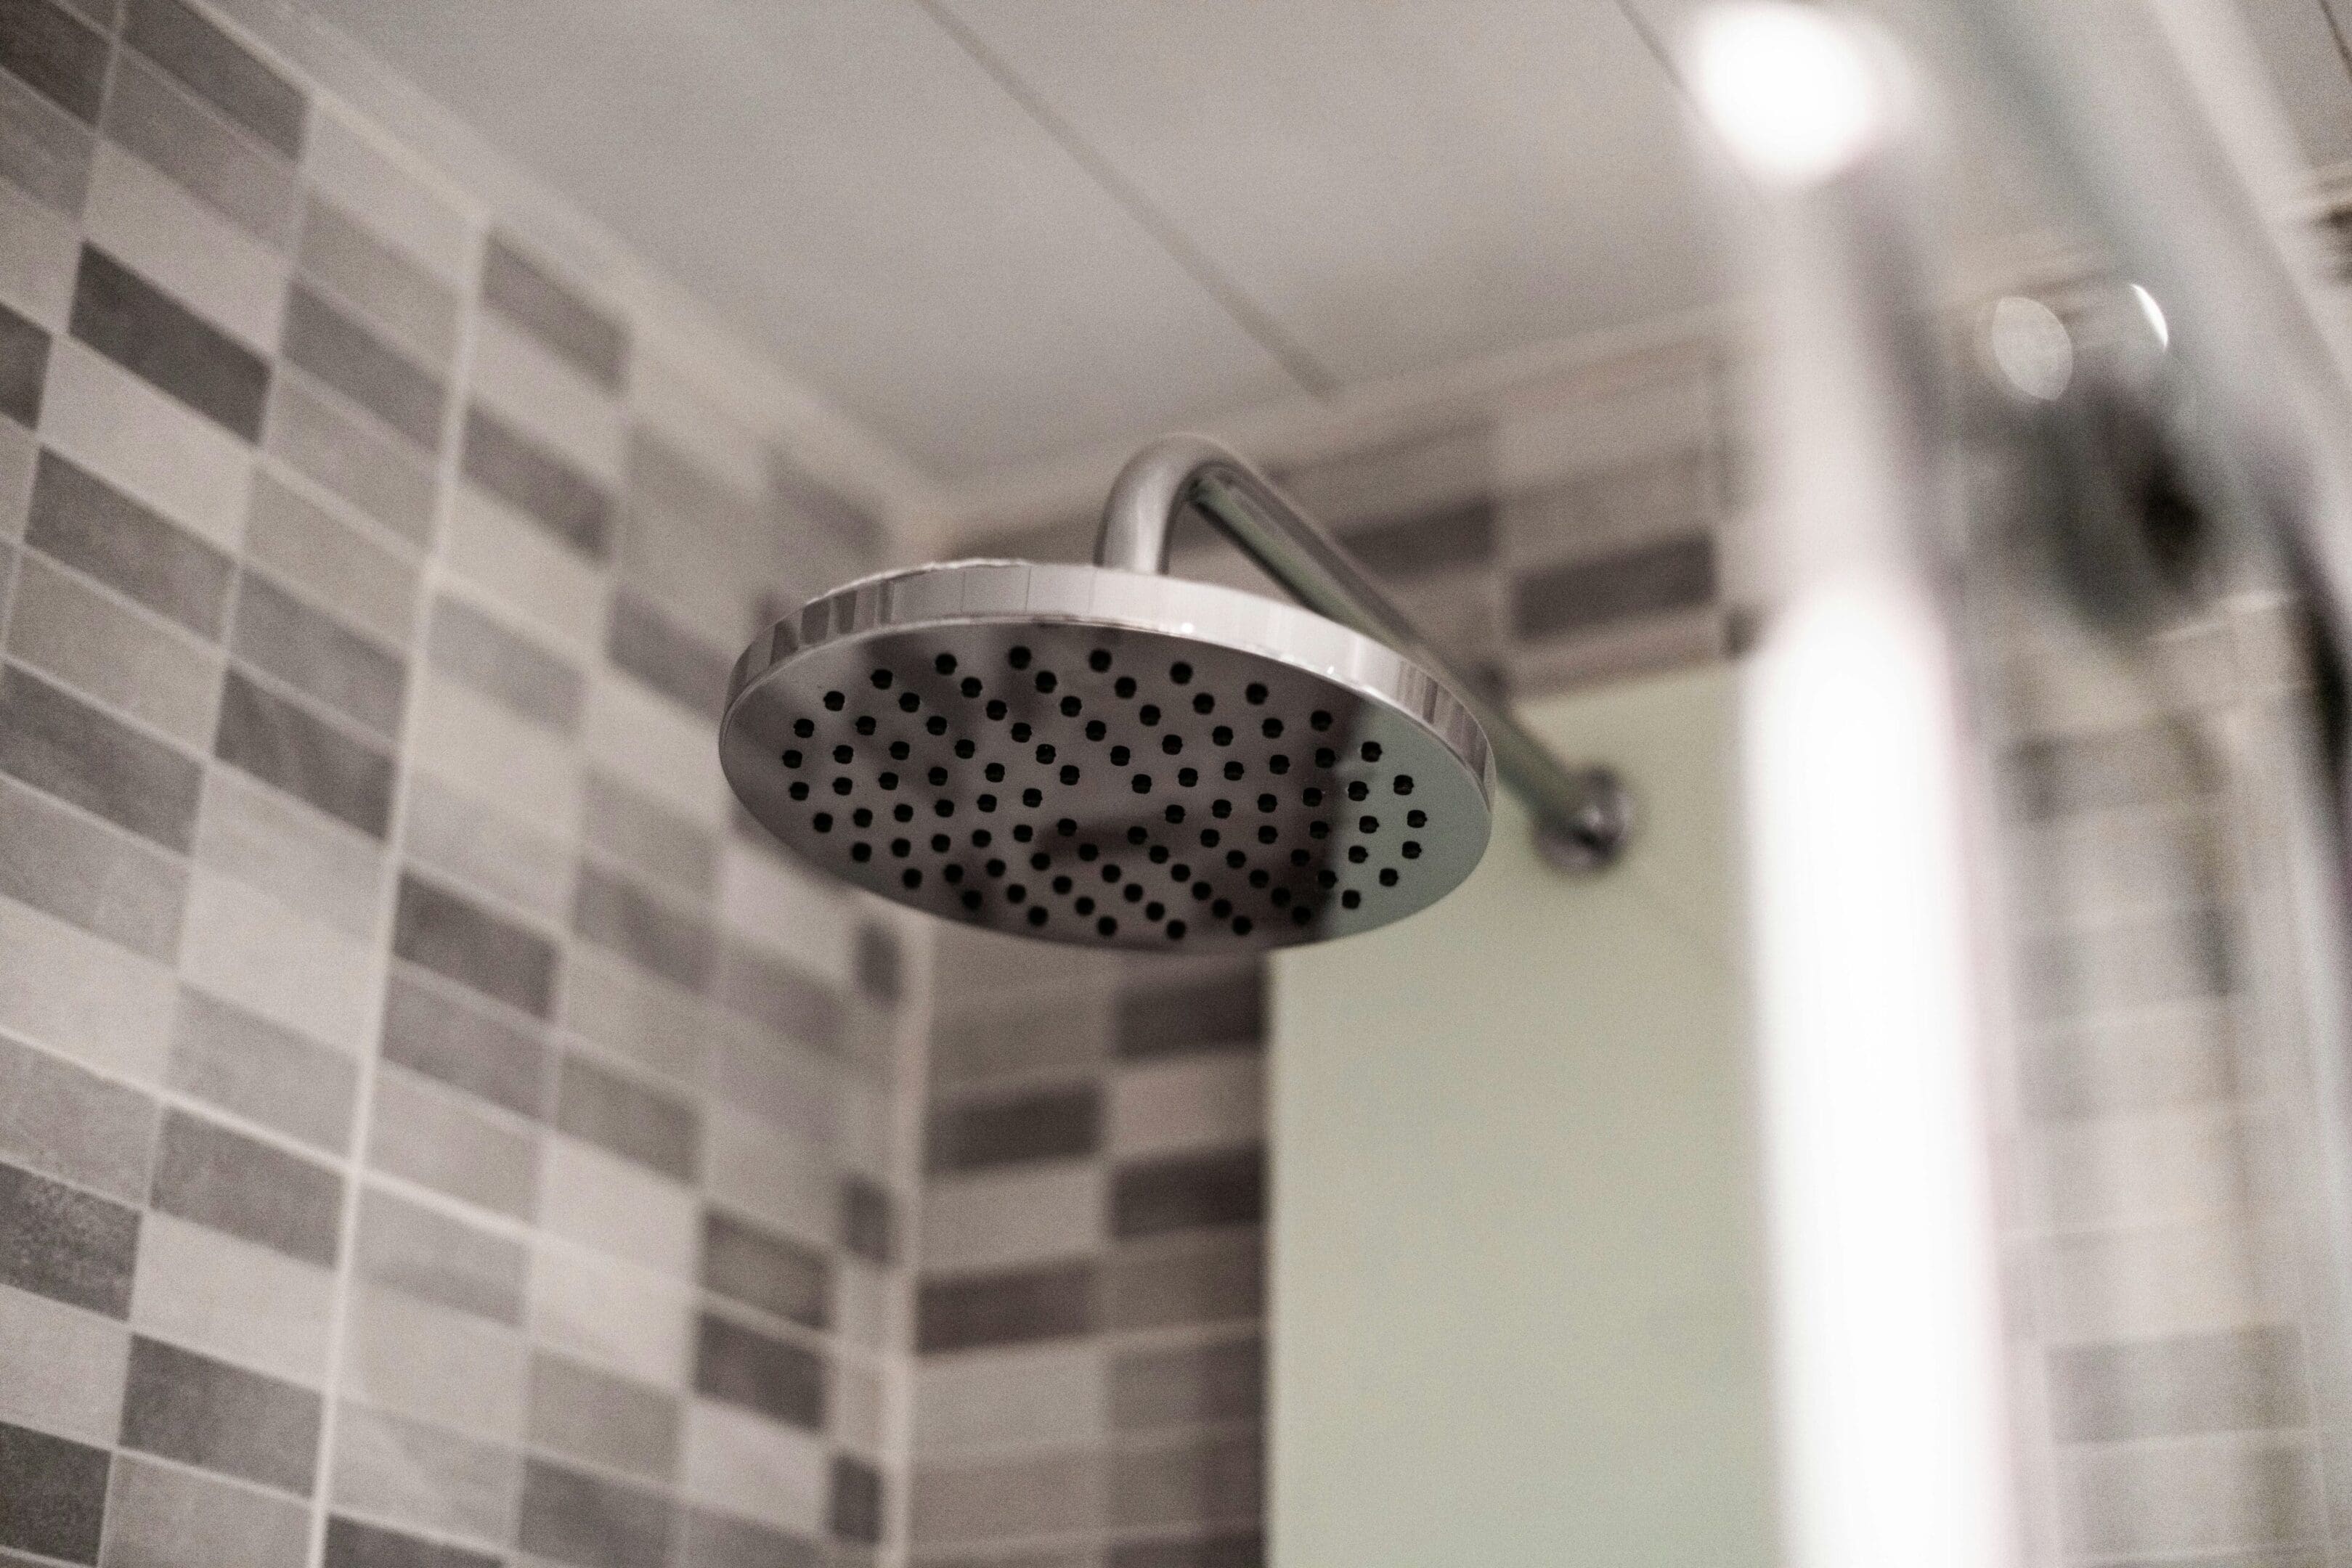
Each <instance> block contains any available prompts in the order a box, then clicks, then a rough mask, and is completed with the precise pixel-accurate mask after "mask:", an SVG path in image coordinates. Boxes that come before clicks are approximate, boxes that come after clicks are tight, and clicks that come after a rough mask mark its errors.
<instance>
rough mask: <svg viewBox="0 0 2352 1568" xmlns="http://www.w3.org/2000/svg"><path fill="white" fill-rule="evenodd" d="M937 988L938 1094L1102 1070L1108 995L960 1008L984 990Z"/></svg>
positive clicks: (934, 1052)
mask: <svg viewBox="0 0 2352 1568" xmlns="http://www.w3.org/2000/svg"><path fill="white" fill-rule="evenodd" d="M944 935H945V933H942V936H944ZM933 985H934V991H935V994H936V995H937V996H938V998H939V1001H938V1002H937V1003H936V1004H935V1005H936V1006H937V1008H938V1009H939V1010H938V1012H937V1013H936V1014H935V1015H934V1017H933V1019H932V1023H931V1051H930V1064H929V1076H930V1081H931V1085H932V1088H933V1090H934V1091H935V1092H936V1091H941V1090H948V1089H961V1088H977V1087H981V1086H982V1085H986V1084H990V1083H995V1082H1007V1081H1014V1080H1019V1081H1027V1080H1031V1079H1034V1078H1037V1077H1039V1076H1041V1075H1048V1074H1050V1075H1052V1076H1055V1077H1067V1076H1069V1075H1070V1074H1072V1073H1074V1072H1084V1071H1088V1070H1089V1069H1091V1068H1094V1067H1096V1066H1097V1065H1099V1064H1100V1062H1101V1061H1102V1060H1103V1058H1104V1057H1105V1056H1107V1055H1108V1052H1109V1046H1110V1040H1111V1033H1112V1027H1113V1011H1112V1005H1111V1002H1112V999H1111V998H1109V997H1108V996H1106V995H1101V994H1097V993H1089V992H1084V991H1082V992H1078V993H1076V994H1070V993H1060V994H1051V995H1044V996H1040V997H1037V998H1028V999H1015V1000H1005V1001H992V1002H991V1003H990V1005H988V1006H986V1007H985V1008H981V1009H973V1008H971V1005H970V1003H969V1002H968V1001H966V1002H965V1003H963V1005H962V1006H958V1005H957V999H958V998H971V997H973V996H975V995H979V996H986V995H988V994H989V992H988V991H987V990H986V989H983V988H979V987H973V986H962V987H956V986H950V985H942V984H940V982H939V981H937V980H936V979H935V980H934V982H933ZM1014 995H1015V997H1016V998H1017V997H1018V993H1014Z"/></svg>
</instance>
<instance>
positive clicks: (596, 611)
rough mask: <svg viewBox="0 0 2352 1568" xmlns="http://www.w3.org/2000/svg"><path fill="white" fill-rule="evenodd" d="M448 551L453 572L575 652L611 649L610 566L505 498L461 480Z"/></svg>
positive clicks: (451, 510) (454, 497) (447, 540)
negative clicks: (607, 644)
mask: <svg viewBox="0 0 2352 1568" xmlns="http://www.w3.org/2000/svg"><path fill="white" fill-rule="evenodd" d="M442 554H443V559H445V560H446V562H447V563H448V566H449V570H452V571H454V572H456V573H457V575H458V576H460V577H462V578H464V579H465V580H467V581H468V582H470V583H473V584H474V585H475V586H477V587H478V588H480V589H481V590H482V591H484V592H485V593H487V594H488V596H489V597H490V598H491V599H493V600H495V601H498V602H499V604H501V605H503V606H505V607H506V608H507V609H508V610H509V611H512V612H514V613H515V614H516V615H517V616H518V617H520V619H521V620H523V621H524V622H527V623H529V624H530V625H532V626H536V627H538V628H539V629H540V630H541V632H545V633H547V634H548V635H549V636H551V637H552V638H553V639H555V640H556V641H557V642H559V643H562V644H563V645H564V646H566V647H568V648H570V649H571V650H572V652H573V653H579V654H582V655H585V656H594V655H598V654H601V653H603V651H604V614H605V609H606V604H607V601H608V599H609V595H608V593H607V591H606V590H607V588H608V586H609V583H608V579H607V577H606V574H605V572H604V570H603V569H601V568H599V567H598V566H596V565H595V564H594V563H593V562H591V561H589V560H587V559H583V557H582V556H581V555H579V554H578V553H577V552H576V551H574V550H572V549H567V548H566V547H565V546H563V545H562V544H559V543H557V542H556V540H555V538H554V537H553V536H552V535H551V534H549V533H548V531H547V530H546V529H545V528H541V527H540V526H539V525H537V524H536V523H532V522H530V521H528V520H526V519H525V518H523V517H518V516H517V515H516V514H515V513H514V512H513V511H512V510H510V509H509V507H506V506H505V505H504V504H503V503H502V502H499V501H498V500H495V499H493V498H492V497H488V496H487V495H484V494H483V493H482V492H481V491H480V490H478V489H477V488H476V487H475V486H472V485H467V484H462V483H461V484H459V485H458V486H457V488H456V489H455V490H454V491H453V492H452V493H451V495H450V500H449V526H448V528H447V530H446V534H445V536H444V538H443V543H442Z"/></svg>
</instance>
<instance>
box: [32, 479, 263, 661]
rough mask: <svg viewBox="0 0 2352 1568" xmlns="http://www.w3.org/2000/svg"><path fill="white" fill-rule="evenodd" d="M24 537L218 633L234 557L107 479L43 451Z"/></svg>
mask: <svg viewBox="0 0 2352 1568" xmlns="http://www.w3.org/2000/svg"><path fill="white" fill-rule="evenodd" d="M25 539H26V543H27V544H30V545H32V546H33V547H34V548H35V549H39V550H41V551H43V552H45V553H46V554H47V555H48V556H50V557H51V558H52V559H56V560H58V561H61V562H63V563H64V564H66V565H67V566H70V567H72V568H74V569H75V570H79V571H85V572H88V573H89V575H90V576H92V577H94V578H96V579H98V580H99V581H100V582H103V583H105V584H106V585H107V586H108V587H110V588H112V589H115V590H117V591H120V592H121V593H123V594H125V595H128V596H129V597H130V598H132V599H135V600H137V601H139V602H140V603H142V604H144V605H146V606H147V607H148V608H149V609H150V610H152V611H154V612H156V613H158V614H160V615H163V616H165V617H167V618H169V619H171V620H173V621H176V622H179V623H180V624H181V625H183V626H184V627H186V628H187V629H188V630H189V631H191V632H195V633H196V634H197V635H198V636H201V637H218V636H219V635H220V630H221V619H222V613H223V612H224V611H225V610H226V607H227V603H228V593H229V583H230V580H231V579H232V578H233V577H234V576H235V574H236V563H235V562H234V561H232V560H231V559H229V558H228V557H227V556H226V555H224V554H222V553H221V552H220V551H219V550H216V549H214V548H213V547H212V546H211V545H208V544H206V543H205V541H204V540H202V539H200V538H196V537H195V536H194V534H191V533H189V532H187V531H186V530H184V529H183V528H177V527H174V526H173V524H171V523H169V522H167V521H165V520H164V519H163V517H161V516H160V515H158V514H157V513H155V512H152V511H151V510H149V509H148V508H147V507H142V506H141V505H140V504H139V503H138V502H136V501H134V500H132V499H131V497H128V496H126V495H123V494H122V493H121V491H119V490H117V489H115V488H114V487H113V486H110V485H108V484H107V483H106V482H105V481H104V480H102V479H100V478H99V477H98V476H95V475H93V474H91V473H89V472H88V471H87V470H85V469H83V468H80V467H79V466H77V465H74V464H73V463H70V462H68V461H67V460H66V459H65V458H62V457H60V456H58V455H57V454H56V453H54V452H49V451H46V450H45V451H43V452H42V454H41V458H40V464H39V466H38V467H37V469H36V471H35V474H34V478H33V496H32V502H31V505H30V507H29V508H28V510H27V512H26V524H25Z"/></svg>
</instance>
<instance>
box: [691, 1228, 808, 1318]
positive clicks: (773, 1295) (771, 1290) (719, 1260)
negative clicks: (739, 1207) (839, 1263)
mask: <svg viewBox="0 0 2352 1568" xmlns="http://www.w3.org/2000/svg"><path fill="white" fill-rule="evenodd" d="M702 1284H703V1288H704V1289H705V1290H708V1291H713V1292H715V1293H717V1294H719V1295H721V1296H725V1297H727V1298H729V1299H730V1301H740V1302H741V1303H743V1305H745V1306H747V1307H757V1308H758V1309H759V1310H760V1311H761V1312H768V1313H771V1314H772V1315H773V1316H776V1317H780V1318H786V1319H789V1320H791V1321H792V1322H796V1323H799V1324H801V1325H803V1327H806V1328H813V1329H821V1328H824V1327H825V1326H826V1323H827V1320H828V1316H829V1313H828V1308H829V1306H830V1304H831V1301H832V1299H833V1270H832V1267H831V1266H830V1265H829V1264H828V1263H827V1262H826V1260H825V1259H824V1255H823V1254H821V1253H818V1252H814V1251H812V1250H810V1249H808V1248H805V1247H803V1246H801V1245H799V1244H798V1243H796V1242H793V1241H788V1240H786V1239H784V1238H782V1237H781V1236H774V1235H771V1234H769V1233H768V1232H766V1231H763V1230H761V1229H759V1228H756V1227H754V1226H752V1225H750V1224H747V1223H746V1222H744V1221H743V1220H740V1219H739V1218H736V1217H735V1216H733V1215H731V1214H728V1213H725V1212H723V1211H721V1210H719V1209H715V1208H706V1209H705V1210H703V1214H702Z"/></svg>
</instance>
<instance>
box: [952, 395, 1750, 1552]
mask: <svg viewBox="0 0 2352 1568" xmlns="http://www.w3.org/2000/svg"><path fill="white" fill-rule="evenodd" d="M1643 371H1644V373H1643V374H1639V375H1634V376H1632V377H1631V378H1629V379H1627V380H1625V381H1623V382H1620V383H1618V384H1613V385H1611V386H1609V387H1607V388H1605V389H1601V390H1598V391H1596V389H1594V388H1592V387H1590V386H1583V387H1579V388H1576V389H1573V391H1572V392H1571V393H1570V394H1569V395H1567V396H1565V397H1564V398H1561V399H1554V400H1549V401H1546V402H1537V403H1533V404H1531V405H1529V406H1525V407H1515V408H1512V409H1507V410H1505V411H1504V412H1503V413H1501V414H1499V415H1498V416H1497V417H1496V419H1495V420H1493V421H1491V422H1483V423H1480V424H1478V425H1477V426H1475V428H1455V429H1447V430H1444V431H1440V432H1437V433H1435V434H1416V435H1412V436H1411V437H1408V438H1403V439H1398V440H1394V441H1390V442H1383V443H1380V444H1375V445H1374V446H1372V447H1371V448H1370V449H1369V450H1365V451H1361V452H1357V453H1352V454H1349V455H1343V456H1340V457H1337V458H1334V459H1331V460H1329V461H1328V462H1321V463H1318V464H1315V465H1311V466H1307V465H1299V466H1294V467H1292V468H1290V469H1289V470H1287V471H1286V472H1285V473H1284V475H1283V476H1282V477H1283V479H1284V480H1285V482H1286V484H1287V485H1288V486H1290V487H1291V489H1292V490H1293V491H1294V492H1295V493H1296V494H1297V496H1298V497H1300V498H1301V500H1302V501H1304V502H1305V503H1306V504H1307V506H1308V507H1310V508H1312V509H1313V510H1315V511H1317V512H1318V514H1320V515H1322V516H1323V517H1327V518H1328V519H1329V520H1331V521H1332V523H1333V524H1334V525H1335V526H1336V527H1338V528H1339V529H1340V531H1341V532H1342V534H1343V536H1344V537H1345V538H1347V540H1348V542H1349V545H1350V546H1351V547H1352V548H1353V549H1355V550H1356V552H1357V553H1358V555H1359V556H1360V558H1361V559H1363V560H1364V561H1365V562H1366V564H1367V565H1368V566H1369V567H1370V569H1371V570H1373V572H1374V573H1375V574H1376V575H1378V576H1379V577H1380V579H1381V580H1382V582H1383V583H1384V584H1385V585H1386V586H1387V587H1388V588H1389V590H1390V591H1391V592H1393V593H1394V594H1395V595H1396V596H1397V597H1398V598H1399V600H1400V601H1402V602H1403V603H1404V604H1405V605H1406V606H1407V607H1408V608H1409V609H1410V610H1411V611H1412V613H1413V614H1414V615H1415V616H1416V617H1417V618H1419V619H1420V621H1421V622H1422V623H1423V625H1424V626H1426V627H1428V628H1429V629H1430V630H1431V631H1432V632H1433V633H1434V634H1435V635H1438V636H1440V637H1443V638H1444V639H1445V640H1446V641H1447V642H1448V643H1450V644H1451V645H1452V646H1453V647H1454V648H1455V649H1458V650H1460V651H1461V652H1462V653H1463V654H1464V656H1465V658H1467V659H1469V660H1471V661H1472V662H1474V664H1476V665H1477V666H1478V667H1479V668H1480V669H1481V670H1482V671H1483V673H1484V674H1486V675H1487V676H1488V677H1489V678H1491V679H1493V680H1495V681H1496V682H1497V683H1499V684H1503V685H1508V686H1511V687H1512V688H1514V689H1517V690H1519V691H1522V692H1526V691H1543V690H1550V689H1556V688H1558V687H1559V686H1562V685H1568V684H1572V683H1575V682H1578V681H1588V680H1596V679H1602V678H1607V677H1611V676H1615V675H1620V674H1632V673H1635V672H1639V671H1645V670H1653V669H1658V668H1664V667H1668V666H1671V665H1675V664H1684V663H1687V662H1690V661H1694V660H1701V659H1707V658H1712V657H1716V656H1718V655H1719V654H1720V653H1721V652H1722V649H1723V647H1724V633H1723V614H1722V608H1721V603H1720V595H1719V594H1718V592H1717V568H1716V537H1717V528H1718V525H1719V523H1720V520H1721V517H1722V515H1723V493H1724V486H1723V483H1722V476H1723V473H1724V455H1725V454H1724V448H1723V444H1722V443H1721V441H1720V439H1719V434H1718V433H1719V431H1720V428H1721V426H1720V421H1719V411H1720V405H1721V397H1720V384H1719V377H1718V376H1717V373H1716V371H1715V369H1714V367H1712V366H1711V365H1708V364H1706V363H1704V362H1680V363H1664V364H1657V363H1654V364H1651V365H1648V366H1645V367H1643ZM1092 533H1093V519H1092V518H1091V517H1083V516H1080V517H1072V518H1071V519H1069V520H1068V521H1067V522H1066V523H1063V524H1061V525H1058V526H1055V527H1053V528H1045V529H1033V530H1026V531H1024V532H1023V533H1022V534H1020V535H1018V536H1016V537H1014V538H1011V539H1006V538H1002V537H1000V538H995V539H991V540H989V541H987V542H986V543H985V544H984V545H983V546H982V547H981V548H982V549H987V550H996V549H1008V550H1010V551H1011V552H1012V553H1015V554H1027V555H1034V556H1043V557H1045V558H1046V559H1055V558H1059V559H1084V558H1085V556H1086V554H1087V551H1088V549H1090V548H1091V545H1092ZM1172 570H1175V571H1176V572H1177V573H1178V574H1179V575H1182V576H1189V577H1199V578H1206V579H1210V580H1227V581H1231V582H1233V583H1234V584H1236V585H1239V586H1257V587H1260V588H1261V589H1262V588H1263V587H1264V584H1263V580H1259V579H1255V577H1254V576H1253V574H1252V572H1251V570H1250V569H1249V568H1248V567H1247V566H1246V565H1245V563H1244V562H1243V561H1241V560H1240V559H1239V558H1238V557H1236V556H1234V555H1233V554H1232V553H1231V552H1230V551H1229V550H1227V549H1224V548H1223V547H1222V546H1220V545H1218V544H1216V543H1215V542H1214V541H1213V539H1211V538H1207V537H1206V536H1204V535H1203V536H1195V535H1191V534H1187V533H1184V532H1180V534H1179V538H1178V543H1177V548H1176V552H1175V557H1174V564H1173V568H1172ZM1265 983H1266V982H1265V973H1264V969H1263V967H1262V966H1260V965H1257V964H1251V963H1244V964H1239V965H1234V964H1231V963H1229V962H1228V963H1223V964H1213V963H1206V962H1202V961H1194V960H1178V959H1168V958H1155V957H1149V956H1144V957H1131V958H1127V959H1111V958H1106V957H1101V956H1095V955H1089V954H1083V953H1080V954H1072V953H1067V952H1063V951H1059V950H1056V949H1053V948H1049V947H1040V946H1034V945H1029V944H1022V943H1014V942H1008V941H1006V940H1004V939H1003V938H999V937H993V936H986V935H984V934H979V933H971V932H965V931H961V930H945V931H942V932H941V934H940V938H939V942H938V946H937V951H936V956H935V969H934V974H933V987H932V992H931V999H932V1006H933V1009H934V1011H933V1026H932V1031H931V1036H930V1055H929V1103H928V1115H927V1123H928V1125H927V1135H926V1148H925V1161H924V1164H925V1171H924V1176H923V1182H924V1186H923V1196H922V1205H921V1210H920V1216H919V1241H918V1246H917V1263H918V1268H919V1275H920V1283H919V1293H918V1302H917V1310H916V1333H917V1339H916V1349H917V1352H918V1362H917V1374H916V1383H915V1394H914V1405H913V1448H914V1456H913V1462H914V1473H913V1480H912V1498H911V1508H910V1520H909V1522H910V1542H911V1547H912V1550H913V1552H914V1556H915V1561H916V1562H917V1563H921V1564H925V1565H927V1568H950V1565H952V1568H1256V1565H1257V1564H1259V1563H1262V1562H1263V1561H1264V1537H1265V1532H1264V1528H1263V1515H1264V1509H1265V1475H1264V1456H1265V1438H1264V1425H1265V1334H1264V1325H1265V1289H1264V1284H1265V1236H1266V1231H1265V1225H1266V1219H1267V1216H1266V1214H1265V1161H1266V1150H1265V1039H1264V1032H1265ZM1367 1375H1376V1370H1375V1369H1369V1368H1368V1369H1367Z"/></svg>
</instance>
